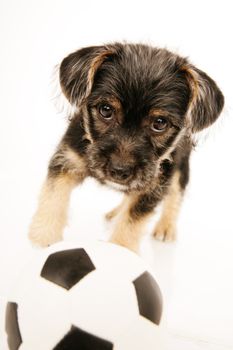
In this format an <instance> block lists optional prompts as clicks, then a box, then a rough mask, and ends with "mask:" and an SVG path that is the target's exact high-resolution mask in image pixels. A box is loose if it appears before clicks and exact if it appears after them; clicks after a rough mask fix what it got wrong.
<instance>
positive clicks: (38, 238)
mask: <svg viewBox="0 0 233 350" xmlns="http://www.w3.org/2000/svg"><path fill="white" fill-rule="evenodd" d="M28 238H29V239H30V241H31V242H32V244H33V245H35V246H37V247H43V248H44V247H48V246H50V245H51V244H54V243H57V242H59V241H61V240H62V238H63V237H62V232H61V230H60V229H59V227H56V226H54V225H53V226H49V225H39V224H37V223H32V225H31V226H30V228H29V233H28Z"/></svg>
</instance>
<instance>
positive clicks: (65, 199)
mask: <svg viewBox="0 0 233 350" xmlns="http://www.w3.org/2000/svg"><path fill="white" fill-rule="evenodd" d="M60 85H61V88H62V92H63V94H64V95H65V96H66V98H67V99H68V101H69V102H70V104H71V105H72V106H73V113H72V115H71V116H69V117H70V118H69V119H70V123H69V125H68V129H67V131H66V133H65V135H64V137H63V138H62V140H61V142H60V144H59V146H58V148H57V150H56V152H55V154H54V155H53V157H52V159H51V161H50V164H49V170H48V176H47V179H46V181H45V184H44V186H43V189H42V193H41V196H40V201H39V207H38V209H37V212H36V214H35V216H34V218H33V221H32V224H31V227H30V233H29V236H30V239H31V240H32V241H33V242H34V243H36V244H39V245H41V246H47V245H49V244H51V243H53V242H56V241H59V240H61V239H62V234H63V228H64V226H65V224H66V220H67V209H68V204H69V198H70V194H71V191H72V189H73V188H74V187H75V186H77V185H78V184H80V183H81V182H82V181H83V180H84V179H85V178H86V177H87V176H92V177H94V178H96V179H97V180H98V181H99V182H101V183H102V184H106V185H109V186H112V187H114V188H116V189H118V190H120V191H122V192H124V199H123V202H122V204H120V205H119V207H117V208H116V209H114V210H112V211H111V212H110V213H109V214H107V218H108V219H111V218H112V217H114V216H116V215H117V220H116V226H115V228H114V230H113V234H112V237H111V241H113V242H116V243H118V244H121V245H123V246H126V247H128V248H130V249H132V250H135V251H137V250H138V247H139V242H140V238H141V236H142V233H143V230H144V225H145V223H146V220H147V219H148V217H149V216H150V215H151V214H152V213H153V211H154V208H156V206H157V205H158V204H159V203H160V202H161V201H163V211H162V215H161V218H160V220H159V222H158V224H157V226H156V227H155V229H154V236H155V237H157V238H159V239H164V240H173V239H174V238H175V232H176V219H177V215H178V212H179V207H180V204H181V200H182V196H183V193H184V190H185V187H186V185H187V183H188V178H189V156H190V152H191V150H192V135H193V134H194V133H195V132H197V131H200V130H202V129H204V128H206V127H208V126H209V125H211V124H212V123H213V122H214V121H215V120H216V119H217V117H218V116H219V114H220V112H221V110H222V108H223V104H224V98H223V95H222V93H221V91H220V90H219V88H218V87H217V85H216V83H215V82H214V81H213V80H212V79H211V78H210V77H209V76H208V75H206V74H205V73H204V72H202V71H200V70H199V69H197V68H195V67H194V66H193V65H191V64H190V63H189V62H188V60H187V59H185V58H182V57H180V56H178V55H176V54H173V53H171V52H169V51H167V50H165V49H158V48H153V47H150V46H146V45H141V44H138V45H136V44H121V43H115V44H110V45H106V46H96V47H87V48H84V49H81V50H78V51H76V52H74V53H72V54H70V55H69V56H68V57H66V58H65V59H64V60H63V61H62V63H61V65H60Z"/></svg>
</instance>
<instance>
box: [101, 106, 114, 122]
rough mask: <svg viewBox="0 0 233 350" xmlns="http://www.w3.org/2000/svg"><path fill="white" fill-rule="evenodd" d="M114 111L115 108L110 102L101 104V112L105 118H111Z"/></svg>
mask: <svg viewBox="0 0 233 350" xmlns="http://www.w3.org/2000/svg"><path fill="white" fill-rule="evenodd" d="M113 112H114V111H113V108H112V107H111V106H110V105H108V104H102V105H100V106H99V113H100V115H101V116H102V117H103V118H105V119H111V118H112V115H113Z"/></svg>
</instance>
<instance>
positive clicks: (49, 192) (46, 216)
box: [29, 175, 77, 247]
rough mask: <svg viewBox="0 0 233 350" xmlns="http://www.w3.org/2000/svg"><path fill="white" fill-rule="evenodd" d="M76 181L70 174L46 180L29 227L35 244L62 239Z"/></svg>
mask: <svg viewBox="0 0 233 350" xmlns="http://www.w3.org/2000/svg"><path fill="white" fill-rule="evenodd" d="M76 183H77V181H75V180H74V179H72V178H71V177H70V176H68V175H61V176H59V177H58V178H49V179H47V180H46V181H45V183H44V185H43V187H42V190H41V193H40V197H39V205H38V209H37V211H36V213H35V215H34V217H33V219H32V223H31V226H30V229H29V238H30V240H31V241H32V242H33V243H34V244H36V245H39V246H41V247H46V246H48V245H50V244H53V243H55V242H58V241H60V240H62V235H63V229H64V226H65V225H66V222H67V211H68V204H69V199H70V194H71V191H72V190H73V188H74V187H75V185H76Z"/></svg>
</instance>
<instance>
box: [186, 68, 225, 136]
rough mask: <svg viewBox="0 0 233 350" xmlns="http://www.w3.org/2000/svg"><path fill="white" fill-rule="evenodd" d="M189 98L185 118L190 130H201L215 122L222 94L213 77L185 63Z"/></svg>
mask: <svg viewBox="0 0 233 350" xmlns="http://www.w3.org/2000/svg"><path fill="white" fill-rule="evenodd" d="M182 70H183V71H184V72H185V73H186V78H187V80H188V83H189V86H190V90H191V98H190V102H189V106H188V111H187V118H188V119H189V124H190V127H191V130H192V132H197V131H201V130H202V129H204V128H207V127H208V126H210V125H211V124H213V123H214V122H215V120H216V119H217V118H218V116H219V114H220V113H221V111H222V108H223V105H224V96H223V94H222V92H221V91H220V89H219V88H218V86H217V85H216V83H215V82H214V80H213V79H211V78H210V77H209V76H208V75H207V74H206V73H204V72H202V71H201V70H199V69H197V68H195V67H194V66H192V65H185V66H183V67H182Z"/></svg>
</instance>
